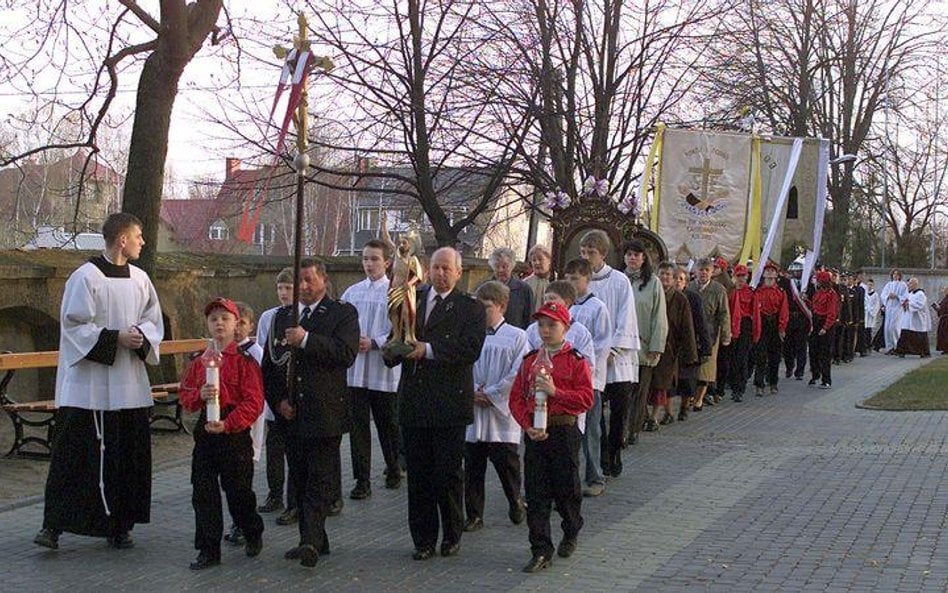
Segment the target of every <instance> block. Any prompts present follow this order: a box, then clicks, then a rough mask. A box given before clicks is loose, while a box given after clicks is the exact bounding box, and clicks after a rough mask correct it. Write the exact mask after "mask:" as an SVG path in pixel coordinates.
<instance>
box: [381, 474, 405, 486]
mask: <svg viewBox="0 0 948 593" xmlns="http://www.w3.org/2000/svg"><path fill="white" fill-rule="evenodd" d="M401 485H402V474H401V472H399V471H395V472H389V473H388V474H386V475H385V487H386V488H388V489H389V490H397V489H398V487H399V486H401Z"/></svg>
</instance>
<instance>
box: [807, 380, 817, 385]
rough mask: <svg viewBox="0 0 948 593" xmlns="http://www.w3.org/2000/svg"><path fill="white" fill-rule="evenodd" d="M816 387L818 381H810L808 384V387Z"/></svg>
mask: <svg viewBox="0 0 948 593" xmlns="http://www.w3.org/2000/svg"><path fill="white" fill-rule="evenodd" d="M814 385H816V379H810V381H809V382H808V383H807V386H809V387H813V386H814Z"/></svg>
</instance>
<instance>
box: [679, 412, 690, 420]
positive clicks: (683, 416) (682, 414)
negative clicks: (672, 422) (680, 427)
mask: <svg viewBox="0 0 948 593" xmlns="http://www.w3.org/2000/svg"><path fill="white" fill-rule="evenodd" d="M687 419H688V411H687V410H682V411H680V412H678V421H679V422H684V421H685V420H687Z"/></svg>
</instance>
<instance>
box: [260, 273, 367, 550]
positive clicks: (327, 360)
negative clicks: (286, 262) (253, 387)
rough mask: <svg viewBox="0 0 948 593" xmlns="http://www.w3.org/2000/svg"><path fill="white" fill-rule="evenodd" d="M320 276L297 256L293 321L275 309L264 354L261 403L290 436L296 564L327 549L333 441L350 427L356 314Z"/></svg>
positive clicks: (335, 460) (335, 465)
mask: <svg viewBox="0 0 948 593" xmlns="http://www.w3.org/2000/svg"><path fill="white" fill-rule="evenodd" d="M326 283H327V276H326V268H325V267H324V266H323V265H322V263H320V262H317V261H315V260H311V259H304V260H303V261H302V262H301V264H300V278H299V293H300V298H299V303H298V304H297V307H299V325H292V309H291V307H292V306H293V305H289V306H287V307H282V308H281V309H280V310H278V311H277V312H276V315H275V316H274V322H273V327H274V331H273V332H271V333H270V335H269V336H268V340H267V342H268V343H267V347H266V349H265V351H264V357H263V374H264V382H265V383H266V390H265V391H266V396H267V403H268V404H269V405H270V408H271V409H272V410H274V412H275V414H274V415H275V416H276V422H278V423H279V424H280V425H281V427H282V428H284V429H285V431H286V434H288V435H289V439H288V443H287V460H288V462H289V467H290V479H291V480H292V481H293V483H294V484H296V494H297V505H296V506H297V508H298V509H299V530H300V543H299V546H297V547H295V548H293V549H291V550H290V551H288V552H287V553H286V554H285V557H286V558H287V559H289V560H299V561H300V564H302V565H303V566H315V565H316V561H317V560H318V559H319V555H320V554H326V553H328V552H329V540H328V538H327V536H326V529H325V522H326V515H327V513H328V512H329V507H330V505H331V504H332V503H333V499H334V498H335V497H336V489H337V488H336V484H335V481H336V476H337V475H338V474H339V472H340V466H339V464H340V457H339V444H340V442H341V440H342V435H343V434H344V433H346V432H348V431H349V400H348V393H349V392H348V389H347V387H346V369H347V368H349V367H350V366H351V365H352V363H353V362H355V359H356V354H357V353H358V352H359V335H360V331H359V317H358V313H357V312H356V309H355V307H353V306H352V305H349V304H346V303H341V302H339V301H335V300H333V299H331V298H330V297H329V296H328V294H327V290H326ZM291 353H292V354H293V355H294V356H295V357H296V361H295V364H296V371H295V377H293V380H295V381H296V393H295V394H294V396H293V397H290V393H289V391H288V390H287V377H288V374H289V373H288V370H287V365H288V363H289V355H290V354H291Z"/></svg>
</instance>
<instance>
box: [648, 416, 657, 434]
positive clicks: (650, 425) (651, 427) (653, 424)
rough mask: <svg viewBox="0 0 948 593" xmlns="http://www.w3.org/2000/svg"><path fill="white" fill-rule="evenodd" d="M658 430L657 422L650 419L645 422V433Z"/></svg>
mask: <svg viewBox="0 0 948 593" xmlns="http://www.w3.org/2000/svg"><path fill="white" fill-rule="evenodd" d="M657 430H658V422H655V421H654V420H652V419H651V418H649V419H648V420H646V421H645V432H655V431H657Z"/></svg>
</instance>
